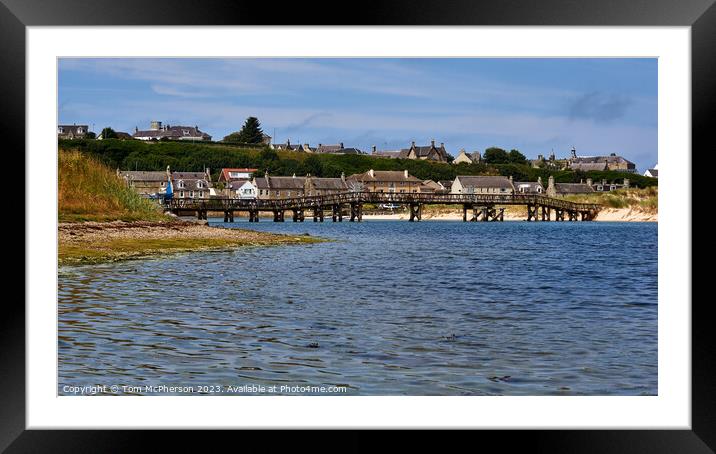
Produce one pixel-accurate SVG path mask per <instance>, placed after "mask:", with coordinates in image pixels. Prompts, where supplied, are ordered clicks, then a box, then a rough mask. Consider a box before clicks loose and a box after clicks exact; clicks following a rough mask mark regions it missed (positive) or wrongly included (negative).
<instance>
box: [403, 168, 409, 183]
mask: <svg viewBox="0 0 716 454" xmlns="http://www.w3.org/2000/svg"><path fill="white" fill-rule="evenodd" d="M403 173H404V174H405V179H406V180H407V179H408V170H407V169H406V170H404V171H403Z"/></svg>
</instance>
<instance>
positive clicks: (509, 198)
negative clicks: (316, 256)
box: [163, 192, 601, 222]
mask: <svg viewBox="0 0 716 454" xmlns="http://www.w3.org/2000/svg"><path fill="white" fill-rule="evenodd" d="M365 203H382V204H401V205H407V206H408V207H409V210H410V221H420V220H421V219H422V212H423V205H426V204H431V205H462V220H463V221H502V220H503V218H504V211H505V209H504V208H497V207H498V206H504V205H525V206H527V221H550V220H552V212H553V211H554V220H555V221H578V220H581V221H591V220H593V219H594V217H595V216H596V215H597V213H598V212H599V210H600V209H601V206H600V205H598V204H593V203H576V202H570V201H567V200H562V199H556V198H553V197H547V196H544V195H540V194H416V193H397V192H343V193H336V194H327V195H319V196H306V197H293V198H283V199H228V198H210V199H173V200H170V201H167V202H164V204H163V206H164V208H165V209H166V210H167V211H171V212H172V213H174V214H176V215H179V216H186V215H196V216H197V218H199V219H206V218H207V212H209V211H214V212H223V213H224V222H233V221H234V214H235V213H237V212H244V213H248V217H249V222H258V221H259V213H260V212H262V211H263V212H272V213H273V220H274V222H283V221H284V214H285V212H286V211H291V213H292V219H293V221H294V222H303V221H304V220H305V218H306V212H309V213H310V214H311V215H312V216H313V221H314V222H323V220H324V217H327V216H328V215H330V217H331V219H332V220H333V222H341V221H343V217H344V215H345V216H346V217H349V219H350V221H351V222H354V221H357V222H360V221H361V220H362V219H363V204H365ZM468 213H469V214H470V215H469V216H468Z"/></svg>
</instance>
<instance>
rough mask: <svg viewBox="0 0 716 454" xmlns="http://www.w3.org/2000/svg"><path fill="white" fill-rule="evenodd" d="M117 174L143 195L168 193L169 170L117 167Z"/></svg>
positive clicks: (128, 185)
mask: <svg viewBox="0 0 716 454" xmlns="http://www.w3.org/2000/svg"><path fill="white" fill-rule="evenodd" d="M117 176H118V177H120V178H122V179H123V180H124V182H125V184H126V185H127V187H129V188H132V189H133V190H134V191H135V192H137V193H138V194H140V195H143V196H150V195H155V194H164V193H166V191H167V182H168V181H169V178H170V177H169V176H168V170H167V171H166V172H162V171H156V172H154V171H144V170H125V171H121V170H119V169H117Z"/></svg>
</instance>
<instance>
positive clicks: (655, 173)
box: [644, 164, 659, 178]
mask: <svg viewBox="0 0 716 454" xmlns="http://www.w3.org/2000/svg"><path fill="white" fill-rule="evenodd" d="M644 176H645V177H651V178H659V164H657V165H655V166H654V168H653V169H646V172H644Z"/></svg>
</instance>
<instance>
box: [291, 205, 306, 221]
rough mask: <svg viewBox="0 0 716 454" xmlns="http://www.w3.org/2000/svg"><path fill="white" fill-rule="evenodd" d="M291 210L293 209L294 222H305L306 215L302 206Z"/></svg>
mask: <svg viewBox="0 0 716 454" xmlns="http://www.w3.org/2000/svg"><path fill="white" fill-rule="evenodd" d="M291 211H293V222H303V219H304V216H303V209H302V208H294V209H293V210H291Z"/></svg>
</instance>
